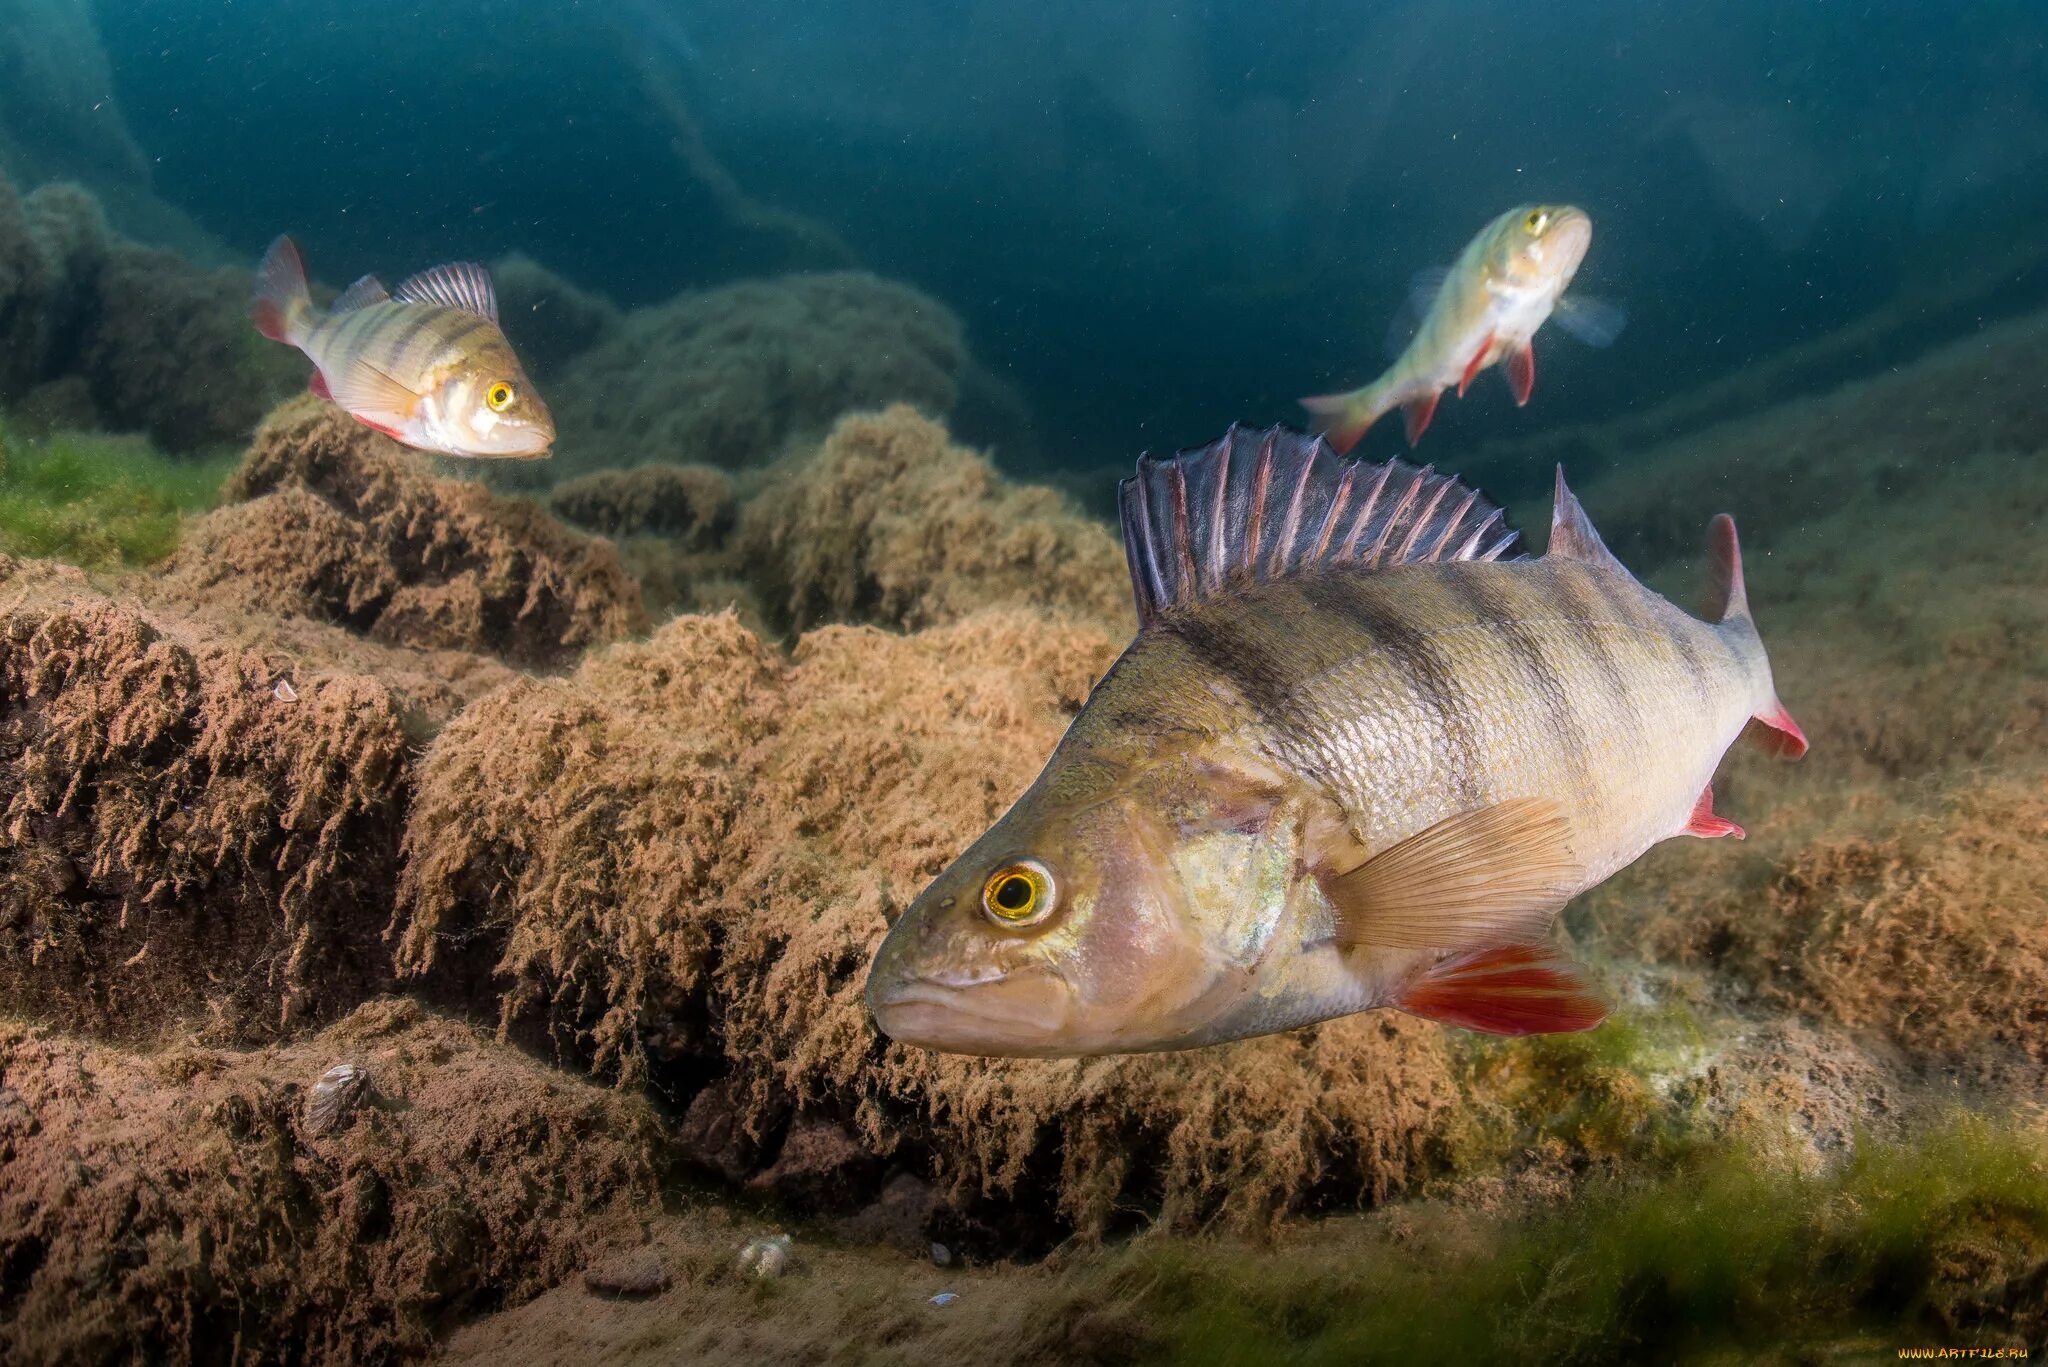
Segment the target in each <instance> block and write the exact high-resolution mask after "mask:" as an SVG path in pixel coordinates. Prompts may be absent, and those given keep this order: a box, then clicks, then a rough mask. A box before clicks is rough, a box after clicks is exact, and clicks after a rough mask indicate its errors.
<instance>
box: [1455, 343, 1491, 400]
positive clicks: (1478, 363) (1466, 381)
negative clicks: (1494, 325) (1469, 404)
mask: <svg viewBox="0 0 2048 1367" xmlns="http://www.w3.org/2000/svg"><path fill="white" fill-rule="evenodd" d="M1492 350H1493V334H1492V333H1490V332H1489V333H1487V334H1486V340H1485V341H1483V342H1481V343H1480V344H1479V350H1477V351H1475V352H1473V353H1472V359H1471V360H1469V361H1467V362H1465V376H1464V378H1463V379H1461V380H1459V381H1458V397H1459V398H1461V399H1462V398H1464V397H1465V391H1466V390H1468V389H1470V388H1471V387H1472V377H1473V376H1475V375H1477V374H1478V373H1479V372H1480V370H1481V369H1482V368H1483V367H1484V366H1485V365H1486V354H1487V353H1488V352H1490V351H1492Z"/></svg>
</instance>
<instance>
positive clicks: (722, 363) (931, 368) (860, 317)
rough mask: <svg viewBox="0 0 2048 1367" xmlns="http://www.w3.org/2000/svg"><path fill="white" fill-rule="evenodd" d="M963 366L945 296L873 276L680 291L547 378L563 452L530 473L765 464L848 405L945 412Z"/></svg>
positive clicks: (848, 275)
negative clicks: (659, 464) (896, 404)
mask: <svg viewBox="0 0 2048 1367" xmlns="http://www.w3.org/2000/svg"><path fill="white" fill-rule="evenodd" d="M966 365H967V350H966V345H965V343H964V342H963V340H962V338H961V332H960V323H959V320H957V319H956V318H955V317H954V316H953V314H952V313H951V311H950V310H948V309H947V308H946V307H945V305H943V304H941V303H939V302H938V301H937V300H935V299H932V298H929V297H928V296H926V295H923V294H920V293H919V292H918V291H916V290H914V289H911V288H910V287H909V286H907V285H900V284H896V283H894V282H892V281H887V280H882V279H879V278H877V277H875V276H872V275H866V274H863V273H860V272H851V271H849V272H838V273H829V274H821V275H792V276H785V277H782V278H780V279H775V280H758V281H746V282H743V283H741V284H737V285H728V286H725V287H722V288H719V289H714V290H706V291H703V292H701V293H690V294H684V295H681V296H679V297H677V298H676V299H674V300H671V301H670V302H668V303H666V304H662V305H660V306H658V307H655V308H648V309H639V310H635V311H634V312H631V313H628V314H627V315H626V316H625V318H624V320H623V322H622V323H621V324H620V325H619V327H618V328H617V329H616V330H615V331H613V332H612V333H611V334H610V335H609V336H608V337H606V338H605V340H603V341H601V342H599V343H598V344H597V345H596V346H595V347H592V348H591V349H590V350H588V351H585V352H584V353H582V354H581V355H579V356H577V357H576V358H575V359H574V360H573V361H571V362H570V363H569V364H568V365H567V366H566V367H565V368H564V369H563V371H562V375H561V378H560V379H559V380H558V381H557V382H555V383H554V384H552V385H551V386H550V387H549V391H548V397H549V403H550V404H551V406H552V407H553V409H554V413H555V416H556V419H557V420H558V424H559V426H560V429H561V431H562V433H563V434H564V436H563V441H562V446H561V448H560V450H561V454H560V455H559V456H558V457H557V464H556V465H555V466H554V467H552V468H551V469H549V470H546V471H536V472H534V473H535V475H536V477H547V476H550V475H552V476H554V477H557V478H560V477H563V476H566V475H573V474H577V473H581V472H583V471H587V470H590V469H594V468H597V467H598V466H602V465H641V464H646V463H649V462H654V461H668V462H678V463H698V464H707V465H719V466H725V467H727V468H736V467H740V466H748V465H761V464H765V463H767V462H768V461H770V460H773V459H774V458H775V457H776V456H777V455H778V454H780V453H781V452H782V450H783V449H784V447H785V444H786V443H788V442H789V441H790V440H791V439H792V438H807V439H812V440H815V439H816V438H817V437H818V436H820V435H822V434H823V433H824V431H825V429H826V428H827V427H829V426H830V425H831V424H832V423H833V422H834V421H835V420H836V419H837V418H838V417H839V415H840V414H842V413H846V412H848V411H850V410H853V409H857V408H864V407H870V406H875V405H880V404H885V403H889V402H891V401H894V400H901V401H904V402H906V403H912V404H915V405H917V406H918V407H920V408H922V409H924V410H925V411H926V412H930V413H935V414H939V415H941V416H943V415H944V414H946V413H948V412H950V411H951V409H952V407H953V404H954V401H955V399H956V398H957V397H958V392H959V377H960V374H961V372H962V370H963V369H964V368H965V367H966ZM516 473H518V472H515V474H516Z"/></svg>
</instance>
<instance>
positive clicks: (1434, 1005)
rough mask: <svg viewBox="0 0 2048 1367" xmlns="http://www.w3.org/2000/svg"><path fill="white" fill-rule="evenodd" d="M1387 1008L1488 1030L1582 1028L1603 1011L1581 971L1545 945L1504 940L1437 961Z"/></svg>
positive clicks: (1601, 1001) (1556, 1031)
mask: <svg viewBox="0 0 2048 1367" xmlns="http://www.w3.org/2000/svg"><path fill="white" fill-rule="evenodd" d="M1392 1005H1394V1006H1397V1007H1399V1008H1400V1009H1401V1010H1403V1011H1406V1012H1408V1013H1409V1014H1410V1015H1415V1016H1421V1017H1423V1018H1424V1019H1425V1020H1433V1021H1440V1022H1442V1023H1443V1024H1445V1025H1462V1026H1464V1027H1465V1028H1466V1029H1467V1030H1483V1031H1485V1032H1486V1033H1487V1034H1490V1035H1547V1034H1568V1033H1570V1032H1572V1031H1575V1030H1590V1029H1592V1028H1593V1027H1594V1026H1596V1025H1598V1024H1599V1023H1600V1022H1601V1021H1604V1020H1606V1019H1607V1012H1608V1006H1607V1002H1606V1000H1605V999H1604V998H1602V997H1601V995H1600V993H1599V992H1598V990H1596V989H1595V988H1594V987H1593V985H1592V984H1591V983H1589V982H1587V981H1586V976H1585V972H1584V970H1582V969H1581V968H1580V967H1579V966H1578V965H1577V964H1575V963H1572V962H1571V961H1570V960H1568V959H1565V958H1563V957H1561V956H1560V955H1559V954H1558V953H1557V951H1556V950H1554V949H1551V948H1549V947H1548V946H1545V945H1504V946H1502V947H1501V948H1499V949H1484V950H1480V951H1479V952H1477V953H1475V954H1461V955H1458V956H1457V957H1456V958H1451V959H1445V960H1444V961H1443V962H1441V963H1439V964H1437V965H1436V966H1435V967H1434V968H1432V969H1430V970H1429V971H1428V972H1427V973H1424V974H1423V975H1422V976H1421V977H1420V978H1417V979H1416V980H1415V981H1414V982H1413V983H1411V984H1409V986H1408V989H1407V991H1405V992H1404V993H1402V994H1401V996H1400V998H1399V999H1398V1000H1396V1001H1394V1002H1393V1003H1392Z"/></svg>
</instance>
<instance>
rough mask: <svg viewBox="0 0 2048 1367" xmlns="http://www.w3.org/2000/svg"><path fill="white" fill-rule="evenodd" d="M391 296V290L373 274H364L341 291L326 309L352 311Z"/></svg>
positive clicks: (339, 311)
mask: <svg viewBox="0 0 2048 1367" xmlns="http://www.w3.org/2000/svg"><path fill="white" fill-rule="evenodd" d="M390 297H391V291H390V290H387V289H385V288H384V282H383V281H382V280H379V279H378V278H377V277H376V276H374V275H366V276H364V277H363V278H362V279H360V280H358V281H356V282H355V284H353V285H350V286H349V287H348V288H347V289H345V290H343V291H342V292H341V297H340V298H338V299H336V300H335V301H334V304H333V306H332V307H330V308H329V309H328V310H327V311H328V313H330V314H337V313H354V312H355V311H356V310H357V309H363V308H368V307H369V306H370V305H372V304H381V303H383V302H384V301H385V300H386V299H389V298H390Z"/></svg>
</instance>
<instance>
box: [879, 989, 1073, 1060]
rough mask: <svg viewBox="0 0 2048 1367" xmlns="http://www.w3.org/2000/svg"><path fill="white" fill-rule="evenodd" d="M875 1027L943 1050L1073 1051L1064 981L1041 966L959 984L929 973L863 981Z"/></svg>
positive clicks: (901, 1040)
mask: <svg viewBox="0 0 2048 1367" xmlns="http://www.w3.org/2000/svg"><path fill="white" fill-rule="evenodd" d="M867 998H868V1013H869V1014H870V1015H872V1016H873V1017H874V1019H875V1028H876V1029H878V1030H880V1031H881V1032H882V1033H883V1034H884V1035H887V1036H888V1037H889V1038H890V1039H892V1040H895V1041H896V1042H897V1043H898V1044H907V1045H909V1046H911V1047H912V1048H914V1049H936V1050H938V1051H939V1052H940V1053H943V1054H979V1055H983V1056H988V1057H1002V1058H1028V1057H1039V1058H1044V1057H1055V1056H1059V1055H1063V1054H1065V1053H1068V1052H1071V1050H1070V1049H1068V1048H1064V1047H1062V1045H1061V1043H1060V1041H1061V1040H1062V1039H1063V1038H1064V1036H1065V1033H1066V1024H1067V1013H1068V1000H1067V992H1066V989H1065V985H1064V984H1063V983H1061V982H1060V981H1059V980H1058V979H1057V978H1055V977H1052V976H1051V975H1049V974H1045V973H1012V974H1008V975H1006V976H1004V977H1001V978H991V979H986V980H983V981H979V982H974V983H969V984H965V985H954V984H949V983H944V982H940V981H937V980H935V979H932V978H905V979H901V980H898V981H896V982H892V983H880V982H877V981H875V980H873V979H870V980H869V982H868V992H867Z"/></svg>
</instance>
